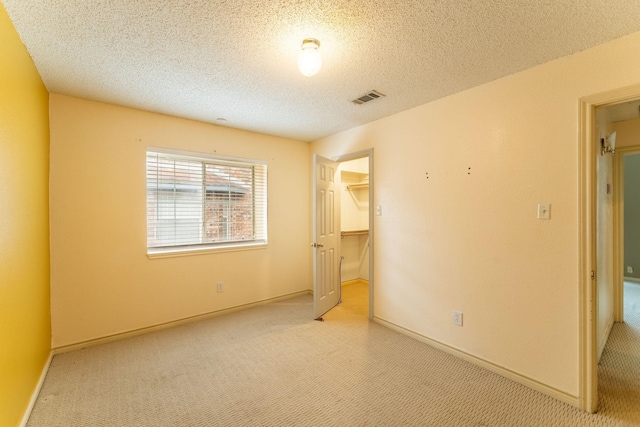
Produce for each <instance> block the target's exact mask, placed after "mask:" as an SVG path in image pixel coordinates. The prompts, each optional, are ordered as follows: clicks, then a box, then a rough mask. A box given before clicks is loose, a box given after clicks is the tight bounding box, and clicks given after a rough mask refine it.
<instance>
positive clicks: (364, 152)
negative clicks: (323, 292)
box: [331, 148, 375, 320]
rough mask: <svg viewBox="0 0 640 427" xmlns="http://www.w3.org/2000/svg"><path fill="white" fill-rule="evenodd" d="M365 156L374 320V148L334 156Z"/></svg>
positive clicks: (335, 158) (371, 312) (345, 159)
mask: <svg viewBox="0 0 640 427" xmlns="http://www.w3.org/2000/svg"><path fill="white" fill-rule="evenodd" d="M363 157H368V158H369V320H373V289H374V274H373V272H374V270H375V268H374V265H373V259H374V257H373V251H374V247H375V245H374V244H373V242H374V236H373V235H374V228H375V227H374V223H373V220H374V216H375V215H374V205H375V203H374V199H373V148H369V149H367V150H362V151H357V152H355V153H349V154H343V155H341V156H336V157H332V158H331V160H334V161H336V162H338V163H340V162H346V161H349V160H355V159H361V158H363Z"/></svg>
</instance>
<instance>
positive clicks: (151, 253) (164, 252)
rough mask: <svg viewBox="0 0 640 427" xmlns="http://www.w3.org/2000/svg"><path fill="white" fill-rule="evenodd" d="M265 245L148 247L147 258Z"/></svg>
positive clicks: (227, 250)
mask: <svg viewBox="0 0 640 427" xmlns="http://www.w3.org/2000/svg"><path fill="white" fill-rule="evenodd" d="M266 247H267V244H266V243H249V244H243V245H216V246H206V247H199V248H198V247H196V248H185V249H176V248H168V249H148V250H147V258H149V259H157V258H174V257H181V256H193V255H205V254H212V253H221V252H237V251H251V250H254V249H264V248H266Z"/></svg>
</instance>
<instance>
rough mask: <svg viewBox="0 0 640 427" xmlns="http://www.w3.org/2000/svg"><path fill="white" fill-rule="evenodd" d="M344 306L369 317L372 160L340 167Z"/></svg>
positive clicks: (359, 159)
mask: <svg viewBox="0 0 640 427" xmlns="http://www.w3.org/2000/svg"><path fill="white" fill-rule="evenodd" d="M338 170H339V171H340V227H341V230H340V255H341V260H342V262H341V268H340V270H341V273H340V282H341V283H340V286H341V289H342V302H343V303H346V305H347V306H348V307H349V308H350V310H351V311H353V312H354V313H357V314H360V315H364V316H368V315H369V279H370V276H369V265H370V261H369V230H370V224H369V209H370V206H369V157H368V156H367V157H361V158H357V159H353V160H346V161H343V162H340V163H339V166H338Z"/></svg>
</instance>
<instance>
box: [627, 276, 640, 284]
mask: <svg viewBox="0 0 640 427" xmlns="http://www.w3.org/2000/svg"><path fill="white" fill-rule="evenodd" d="M624 282H633V283H640V279H638V278H637V277H627V276H625V277H624Z"/></svg>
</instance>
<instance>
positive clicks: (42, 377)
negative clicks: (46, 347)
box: [19, 351, 53, 427]
mask: <svg viewBox="0 0 640 427" xmlns="http://www.w3.org/2000/svg"><path fill="white" fill-rule="evenodd" d="M52 359H53V351H50V352H49V358H48V359H47V362H46V363H45V364H44V367H43V368H42V372H41V373H40V379H38V384H36V388H35V389H34V390H33V393H31V399H29V405H28V406H27V409H26V410H25V411H24V415H22V421H20V424H19V426H20V427H26V425H27V422H28V421H29V417H30V416H31V411H33V407H34V406H35V404H36V400H38V395H39V394H40V390H41V389H42V384H44V380H45V378H46V377H47V373H48V372H49V366H51V360H52Z"/></svg>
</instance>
